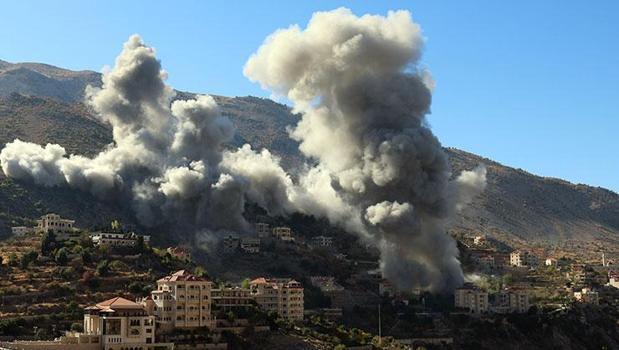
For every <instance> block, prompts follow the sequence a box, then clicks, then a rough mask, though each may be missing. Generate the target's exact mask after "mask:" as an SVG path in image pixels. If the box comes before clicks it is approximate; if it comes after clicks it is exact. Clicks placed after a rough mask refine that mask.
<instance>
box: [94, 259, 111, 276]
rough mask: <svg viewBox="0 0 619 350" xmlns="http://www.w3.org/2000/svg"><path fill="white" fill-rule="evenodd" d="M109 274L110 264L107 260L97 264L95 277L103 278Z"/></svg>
mask: <svg viewBox="0 0 619 350" xmlns="http://www.w3.org/2000/svg"><path fill="white" fill-rule="evenodd" d="M109 272H110V263H109V262H108V261H107V260H102V261H101V262H99V263H98V264H97V275H98V276H105V275H107V274H108V273H109Z"/></svg>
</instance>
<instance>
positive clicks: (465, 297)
mask: <svg viewBox="0 0 619 350" xmlns="http://www.w3.org/2000/svg"><path fill="white" fill-rule="evenodd" d="M454 298H455V303H454V305H455V306H456V307H458V308H463V309H468V310H469V311H470V312H471V313H474V314H481V313H484V312H487V311H488V308H489V306H488V293H487V292H485V291H483V290H480V289H479V288H476V287H474V286H473V285H470V284H465V285H464V286H463V287H462V288H458V289H456V291H455V293H454Z"/></svg>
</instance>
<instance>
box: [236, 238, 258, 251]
mask: <svg viewBox="0 0 619 350" xmlns="http://www.w3.org/2000/svg"><path fill="white" fill-rule="evenodd" d="M240 247H241V250H242V251H244V252H246V253H251V254H255V253H260V238H252V237H246V238H241V242H240Z"/></svg>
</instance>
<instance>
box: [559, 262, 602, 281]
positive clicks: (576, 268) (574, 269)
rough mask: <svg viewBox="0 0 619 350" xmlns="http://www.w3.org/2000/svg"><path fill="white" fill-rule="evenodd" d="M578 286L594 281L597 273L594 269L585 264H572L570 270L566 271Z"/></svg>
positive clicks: (568, 276) (567, 275)
mask: <svg viewBox="0 0 619 350" xmlns="http://www.w3.org/2000/svg"><path fill="white" fill-rule="evenodd" d="M566 277H567V278H569V279H570V280H571V281H572V282H573V283H574V285H576V286H587V285H590V284H592V283H593V281H594V277H595V273H594V272H593V269H592V268H591V267H590V266H588V265H585V264H573V265H571V266H570V271H569V272H567V273H566Z"/></svg>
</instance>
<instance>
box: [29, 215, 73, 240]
mask: <svg viewBox="0 0 619 350" xmlns="http://www.w3.org/2000/svg"><path fill="white" fill-rule="evenodd" d="M73 224H75V220H69V219H63V218H61V217H60V215H58V214H53V213H50V214H45V215H43V216H41V218H40V219H39V220H37V227H36V231H37V232H42V233H44V232H48V231H52V232H53V233H54V234H57V235H58V234H61V235H62V234H68V233H71V232H73V231H74V227H73Z"/></svg>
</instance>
